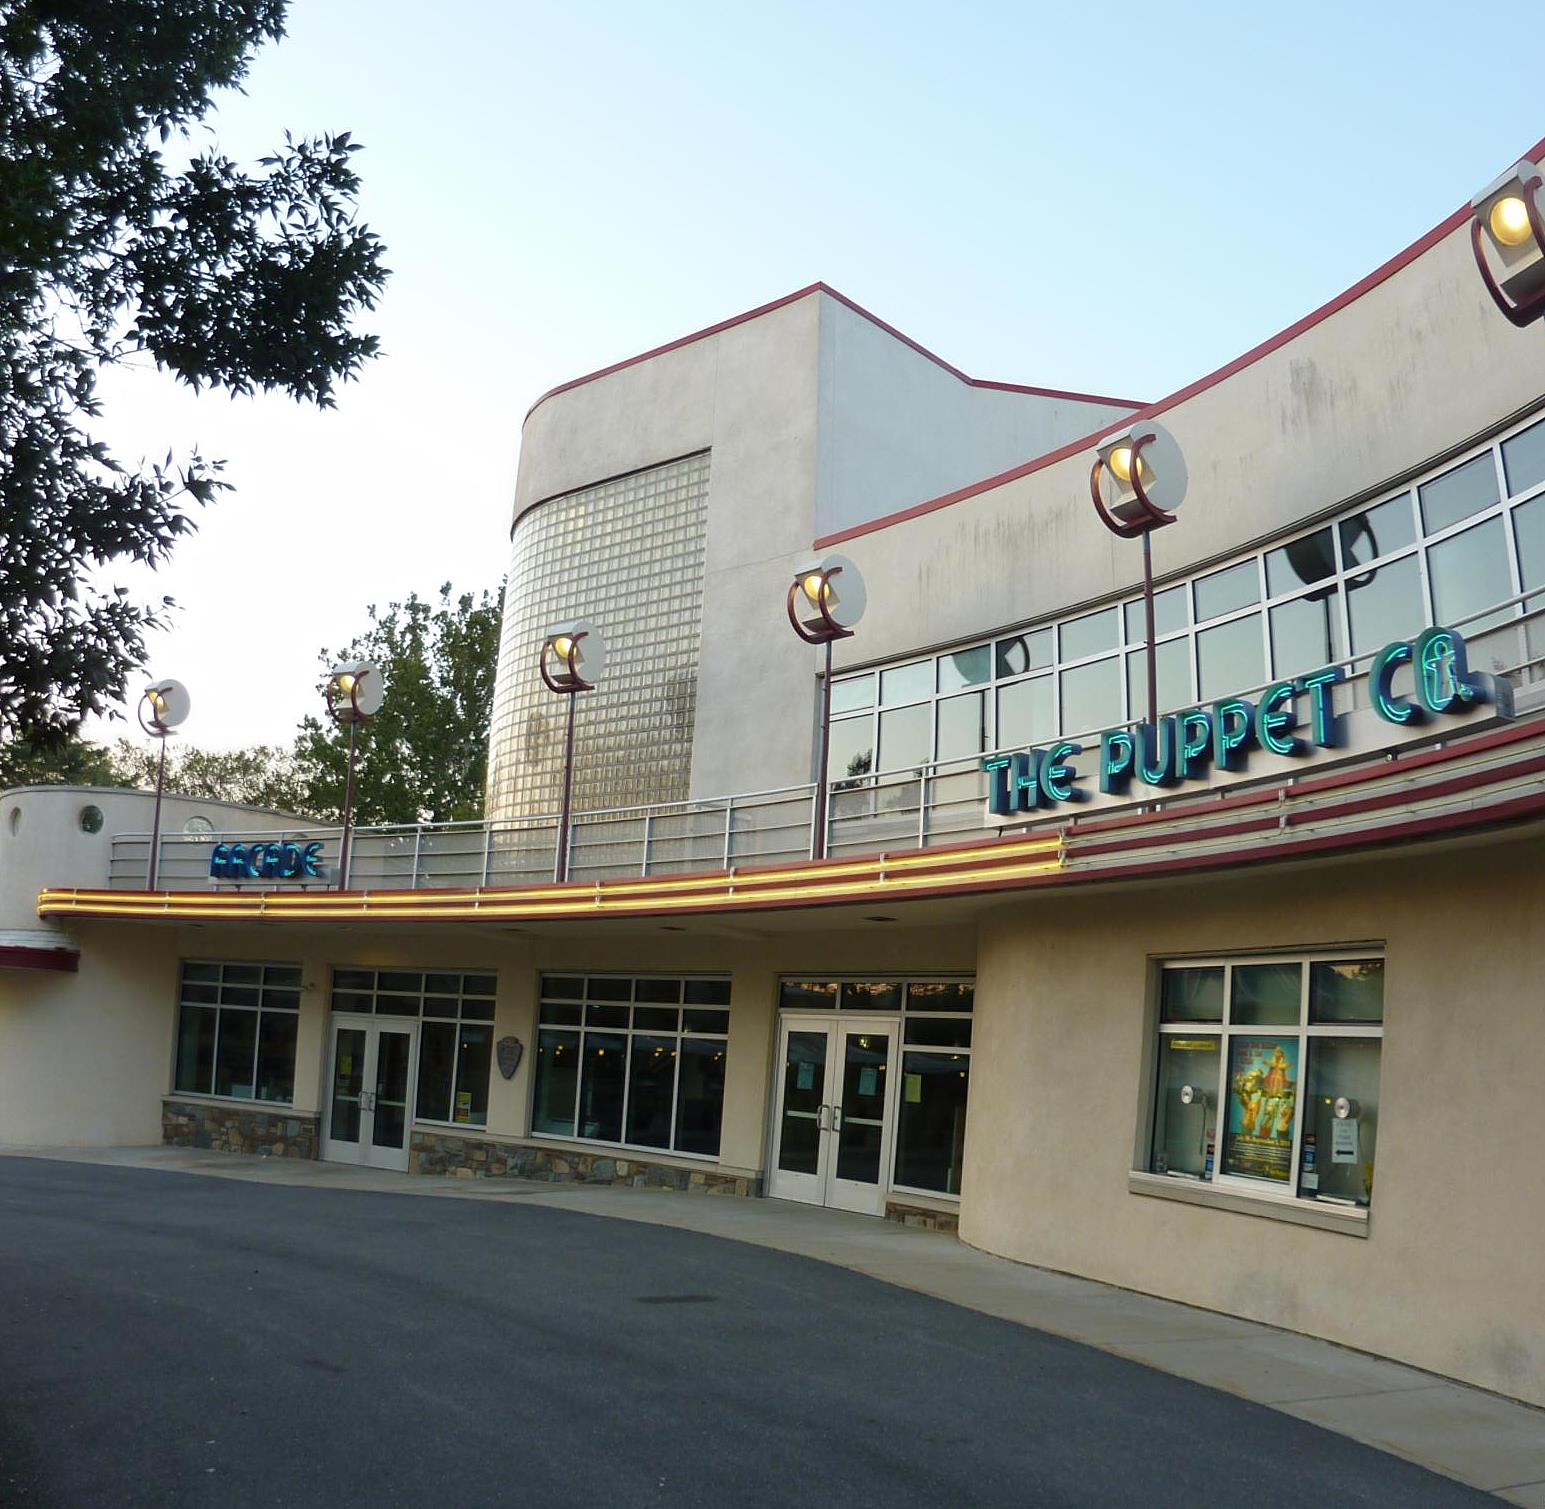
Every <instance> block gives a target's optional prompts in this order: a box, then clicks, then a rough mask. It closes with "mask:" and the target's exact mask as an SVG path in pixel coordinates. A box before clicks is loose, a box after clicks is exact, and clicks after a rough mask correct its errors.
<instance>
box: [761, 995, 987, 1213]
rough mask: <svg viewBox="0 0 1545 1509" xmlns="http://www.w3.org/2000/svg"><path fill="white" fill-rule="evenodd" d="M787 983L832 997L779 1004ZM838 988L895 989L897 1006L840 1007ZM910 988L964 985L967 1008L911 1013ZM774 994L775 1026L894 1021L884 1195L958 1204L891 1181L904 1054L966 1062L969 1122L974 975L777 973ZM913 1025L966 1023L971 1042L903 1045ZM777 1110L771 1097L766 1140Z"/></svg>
mask: <svg viewBox="0 0 1545 1509" xmlns="http://www.w3.org/2000/svg"><path fill="white" fill-rule="evenodd" d="M789 985H835V986H836V987H837V994H836V997H835V999H834V1000H833V1001H832V1002H831V1003H830V1004H829V1005H821V1004H818V1003H810V1004H800V1003H798V1002H795V1003H793V1004H789V1005H785V1004H784V999H783V993H784V988H785V986H789ZM844 985H896V986H899V987H900V990H901V1002H900V1004H899V1005H897V1006H894V1007H891V1006H844V1005H843V1003H842V994H843V992H842V987H843V986H844ZM914 985H968V986H970V988H971V1006H970V1007H969V1008H968V1009H967V1010H965V1011H927V1010H915V1009H913V1007H912V1004H911V1002H912V986H914ZM777 989H778V993H777V996H776V998H775V1007H774V1011H775V1018H776V1021H777V1022H781V1020H782V1018H783V1015H784V1014H785V1013H787V1014H788V1015H790V1016H812V1017H827V1018H829V1019H830V1020H832V1021H834V1022H842V1021H851V1020H853V1018H855V1017H860V1016H872V1017H889V1018H893V1019H894V1020H895V1021H896V1022H897V1023H898V1026H897V1029H896V1073H895V1074H894V1075H892V1076H891V1083H890V1086H889V1089H888V1092H887V1093H888V1099H887V1103H886V1115H887V1117H888V1119H889V1122H890V1127H891V1149H890V1159H889V1163H888V1165H887V1167H886V1170H885V1178H886V1184H885V1192H886V1193H887V1194H897V1195H909V1196H914V1197H917V1198H920V1199H924V1200H943V1201H947V1202H949V1203H950V1204H952V1205H958V1204H959V1203H960V1195H959V1193H956V1194H950V1193H949V1192H948V1191H947V1190H941V1189H927V1188H925V1187H923V1186H921V1185H917V1184H902V1183H900V1182H899V1181H898V1180H897V1178H896V1167H897V1164H898V1162H899V1160H900V1157H901V1104H902V1103H901V1099H900V1097H901V1095H902V1094H903V1091H904V1083H903V1082H904V1078H905V1074H906V1067H905V1063H906V1055H907V1053H908V1052H913V1053H948V1054H953V1055H956V1056H958V1057H961V1058H964V1059H965V1060H966V1071H965V1072H966V1114H967V1120H968V1121H969V1118H970V1106H971V1057H972V1053H973V1050H974V1048H975V1039H976V976H975V975H974V974H967V973H960V972H953V973H952V972H950V971H935V972H932V973H916V972H905V973H900V974H894V975H882V974H875V973H873V972H871V973H868V974H859V973H853V972H843V971H840V970H800V971H794V972H790V973H785V974H780V975H779V976H778V980H777ZM915 1021H936V1022H959V1021H966V1022H969V1023H970V1024H971V1041H970V1042H967V1043H966V1044H964V1045H963V1046H956V1045H954V1044H935V1043H909V1042H908V1041H907V1023H908V1022H915ZM773 1038H774V1041H773V1048H774V1051H776V1048H777V1026H776V1022H775V1026H774V1033H773ZM777 1114H778V1112H777V1107H776V1105H775V1104H774V1103H773V1100H772V1099H769V1101H768V1113H767V1116H768V1120H767V1137H768V1139H769V1140H770V1139H771V1137H772V1130H773V1123H774V1120H775V1118H776V1116H777Z"/></svg>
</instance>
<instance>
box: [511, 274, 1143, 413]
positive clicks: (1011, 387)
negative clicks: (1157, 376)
mask: <svg viewBox="0 0 1545 1509" xmlns="http://www.w3.org/2000/svg"><path fill="white" fill-rule="evenodd" d="M813 293H824V294H825V295H826V296H827V297H828V298H831V299H835V300H836V301H837V302H838V303H839V304H841V305H842V306H843V307H844V308H845V309H851V310H852V311H853V313H854V314H856V315H859V316H861V317H862V318H863V319H866V320H868V321H869V323H870V324H871V325H874V326H876V327H878V328H879V329H881V330H883V331H884V332H885V333H886V334H887V335H889V336H892V337H894V338H895V339H896V340H898V341H900V342H901V343H902V345H904V346H907V347H909V348H910V349H911V350H913V351H915V352H917V354H918V355H919V356H921V357H923V358H925V359H926V360H927V361H931V362H932V363H933V364H934V366H936V367H942V368H943V369H944V371H946V372H948V373H949V374H950V375H951V376H952V377H957V378H959V379H960V381H961V382H963V383H965V384H967V385H968V386H969V387H973V388H991V389H994V390H995V391H997V392H1001V393H1028V394H1030V395H1031V396H1032V397H1036V398H1062V399H1067V400H1070V401H1072V402H1074V403H1104V404H1115V405H1117V406H1118V407H1120V408H1126V409H1138V408H1141V407H1142V400H1141V399H1138V398H1108V397H1106V396H1105V395H1104V394H1100V393H1075V392H1073V391H1072V390H1071V389H1068V388H1033V387H1027V386H1025V385H1024V384H1022V383H1012V382H990V381H988V380H987V379H985V378H980V377H968V376H967V375H966V374H965V373H964V372H962V371H961V370H960V368H959V367H956V366H952V365H951V364H950V363H949V362H947V361H945V360H944V358H943V357H942V356H936V355H935V354H934V353H933V352H932V351H930V350H929V349H928V348H927V347H926V346H924V345H921V344H919V343H918V342H917V341H915V340H913V339H912V337H911V336H910V335H903V334H902V332H901V331H899V330H898V329H897V328H896V327H895V326H894V325H891V324H888V323H887V322H886V321H884V320H882V319H881V318H880V317H879V316H878V315H874V314H871V313H870V312H869V311H868V310H867V309H865V308H864V307H863V305H862V304H856V303H854V301H853V300H852V299H850V298H849V297H848V296H847V295H846V294H843V293H838V292H837V290H836V289H835V288H833V287H831V286H830V285H829V284H827V283H807V284H806V285H805V286H804V287H803V288H796V289H795V290H794V292H793V293H788V294H785V295H784V296H783V297H782V298H781V299H773V300H772V301H771V302H770V303H767V304H758V305H757V307H756V308H755V309H748V310H746V312H745V313H744V314H737V315H732V316H731V317H730V318H729V319H727V320H720V321H719V323H718V324H717V325H708V326H705V327H704V328H703V329H702V330H694V331H693V332H692V334H691V335H683V336H681V337H680V338H679V339H678V340H674V341H667V342H666V343H665V344H664V345H663V346H654V347H651V348H650V349H649V350H648V351H641V352H639V354H638V355H637V356H629V357H627V358H625V359H624V360H622V361H620V362H613V363H612V364H611V366H609V367H602V368H600V369H599V370H598V371H595V372H587V373H586V374H585V375H584V376H583V377H576V378H573V379H572V380H571V381H569V382H562V383H559V384H558V386H557V387H556V388H549V389H548V390H547V391H546V392H545V393H544V394H542V396H541V397H540V398H538V399H537V401H536V402H535V403H533V404H532V405H531V407H530V408H529V409H527V410H526V419H530V418H531V416H532V415H533V414H534V413H536V411H537V410H538V409H539V408H541V406H542V405H543V404H544V403H546V402H547V400H548V399H549V398H553V397H555V396H556V395H557V394H559V393H567V392H568V391H569V390H570V389H571V388H581V387H583V386H584V385H585V384H586V383H591V382H595V381H597V380H598V379H600V378H602V377H610V376H611V375H612V373H614V372H621V371H623V370H624V369H625V368H627V367H636V366H638V364H639V363H640V362H647V361H653V360H654V358H655V357H657V356H664V355H665V354H666V353H667V352H668V351H679V350H680V349H681V348H682V347H683V346H690V345H693V344H694V343H695V342H697V341H703V340H707V339H708V337H709V336H711V335H720V334H722V333H723V332H724V331H726V330H732V329H734V327H735V326H736V325H744V324H746V323H747V321H749V320H759V319H761V317H762V316H763V315H764V314H772V313H773V312H774V311H775V310H779V309H782V308H784V307H785V306H786V305H789V304H794V303H797V302H798V301H799V300H800V299H808V298H809V297H810V295H811V294H813ZM521 422H522V424H524V423H525V421H524V420H522V421H521Z"/></svg>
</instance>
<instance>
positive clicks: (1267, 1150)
mask: <svg viewBox="0 0 1545 1509" xmlns="http://www.w3.org/2000/svg"><path fill="white" fill-rule="evenodd" d="M1297 1107H1298V1039H1297V1037H1245V1036H1243V1035H1240V1036H1238V1037H1235V1038H1233V1039H1232V1040H1231V1041H1230V1043H1229V1107H1228V1124H1227V1128H1226V1130H1225V1132H1224V1137H1223V1172H1224V1173H1226V1174H1242V1175H1244V1176H1245V1177H1246V1178H1250V1179H1267V1180H1270V1181H1271V1182H1272V1183H1274V1184H1284V1185H1285V1184H1289V1183H1291V1181H1292V1176H1293V1120H1294V1114H1295V1112H1296V1110H1297Z"/></svg>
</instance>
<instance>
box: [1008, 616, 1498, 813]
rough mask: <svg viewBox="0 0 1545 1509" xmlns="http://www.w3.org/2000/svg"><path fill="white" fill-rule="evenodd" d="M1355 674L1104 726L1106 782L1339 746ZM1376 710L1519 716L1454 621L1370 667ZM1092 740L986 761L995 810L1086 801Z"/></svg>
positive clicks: (1184, 773)
mask: <svg viewBox="0 0 1545 1509" xmlns="http://www.w3.org/2000/svg"><path fill="white" fill-rule="evenodd" d="M1407 665H1409V666H1410V667H1411V674H1412V680H1413V693H1412V695H1410V696H1405V695H1401V694H1399V693H1397V692H1396V691H1395V688H1394V678H1395V673H1396V672H1397V671H1398V670H1399V669H1400V668H1401V667H1402V666H1407ZM1345 679H1346V672H1345V671H1344V670H1343V669H1342V668H1341V667H1340V666H1338V665H1332V666H1326V667H1325V668H1324V669H1323V670H1319V671H1315V672H1314V673H1313V674H1312V675H1308V676H1297V677H1294V678H1293V679H1292V680H1289V681H1278V682H1276V683H1275V684H1274V685H1272V686H1269V687H1267V688H1266V690H1265V691H1264V692H1262V693H1261V695H1260V697H1259V698H1258V699H1257V700H1255V701H1252V700H1251V699H1250V698H1248V697H1225V698H1223V699H1222V700H1221V701H1218V702H1214V703H1212V704H1211V705H1210V706H1207V707H1193V708H1189V709H1188V710H1187V711H1185V712H1181V713H1170V714H1168V715H1167V716H1165V717H1162V718H1160V719H1159V723H1158V727H1157V728H1155V727H1152V726H1151V725H1149V724H1146V723H1145V724H1141V725H1139V726H1137V727H1128V728H1112V729H1107V730H1106V731H1105V732H1104V733H1103V734H1101V735H1100V746H1099V774H1098V779H1099V789H1100V791H1101V792H1102V793H1104V794H1105V795H1107V796H1124V795H1126V794H1127V793H1128V792H1129V791H1130V790H1131V787H1132V783H1133V782H1134V781H1137V782H1139V783H1140V784H1142V785H1144V786H1152V787H1161V788H1162V787H1168V786H1177V785H1181V784H1182V783H1184V782H1186V781H1190V780H1195V779H1197V778H1198V777H1199V776H1200V775H1202V774H1203V773H1204V772H1205V771H1206V770H1207V769H1208V768H1209V767H1210V768H1211V769H1213V770H1225V771H1242V770H1244V769H1245V768H1246V767H1247V765H1248V762H1249V759H1250V755H1251V754H1252V753H1253V752H1255V751H1257V750H1259V751H1263V752H1265V753H1267V754H1273V755H1280V756H1282V757H1284V758H1288V759H1291V758H1295V757H1301V756H1303V755H1306V754H1308V753H1309V751H1310V750H1311V749H1316V748H1317V749H1338V748H1340V747H1341V745H1342V744H1343V743H1344V742H1345V732H1344V719H1343V715H1342V714H1341V713H1340V712H1339V711H1338V710H1337V707H1336V688H1337V687H1338V686H1340V685H1341V684H1342V682H1343V681H1345ZM1368 686H1369V697H1370V699H1371V701H1372V704H1373V710H1374V711H1375V712H1376V713H1377V714H1378V716H1379V717H1380V718H1382V719H1383V720H1384V721H1385V722H1386V723H1393V724H1396V725H1398V726H1400V727H1407V728H1409V727H1412V726H1414V725H1417V724H1421V723H1424V722H1426V721H1427V720H1428V719H1430V718H1434V717H1442V716H1445V715H1453V714H1460V713H1465V712H1468V711H1469V710H1470V709H1471V708H1473V707H1476V706H1479V705H1480V704H1481V703H1484V702H1490V703H1492V704H1493V705H1494V706H1495V707H1496V709H1497V712H1498V714H1499V715H1500V716H1502V717H1510V716H1511V715H1512V689H1511V687H1510V686H1509V685H1508V683H1507V682H1506V681H1503V680H1500V679H1499V678H1497V677H1494V676H1490V675H1482V674H1476V673H1474V672H1472V671H1471V670H1470V667H1469V661H1468V659H1467V658H1466V654H1465V642H1464V638H1463V636H1461V635H1460V634H1458V633H1457V632H1456V631H1454V630H1453V629H1442V628H1435V629H1428V630H1427V631H1426V632H1425V633H1422V634H1419V635H1418V636H1417V637H1416V638H1415V639H1401V640H1397V641H1396V642H1395V643H1394V644H1389V645H1386V646H1385V647H1384V648H1383V649H1382V650H1380V651H1379V653H1378V654H1377V655H1375V656H1374V658H1373V665H1372V667H1371V668H1370V670H1369V672H1368ZM1083 753H1084V747H1083V745H1081V744H1078V743H1076V742H1074V741H1073V740H1071V739H1063V740H1061V741H1059V742H1058V743H1056V744H1051V745H1048V746H1047V747H1046V748H1045V749H1028V750H1020V751H1016V752H1015V753H1013V754H1001V755H993V756H991V757H990V758H988V759H985V760H983V761H982V769H983V770H984V771H985V772H986V773H987V776H988V790H987V810H988V812H989V813H990V814H991V815H992V816H994V817H1012V816H1013V815H1014V814H1016V813H1020V812H1037V811H1045V810H1047V809H1048V808H1051V807H1055V806H1058V805H1060V804H1062V803H1065V802H1081V801H1086V800H1087V799H1088V798H1089V796H1090V794H1091V793H1090V792H1089V791H1087V790H1086V789H1085V788H1084V787H1083V786H1081V785H1080V784H1079V783H1080V782H1081V781H1082V780H1083V779H1084V776H1083V775H1082V774H1081V772H1080V770H1079V769H1078V767H1077V766H1076V765H1075V764H1074V763H1073V761H1074V759H1075V757H1076V756H1078V755H1081V754H1083Z"/></svg>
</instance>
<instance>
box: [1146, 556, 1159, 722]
mask: <svg viewBox="0 0 1545 1509" xmlns="http://www.w3.org/2000/svg"><path fill="white" fill-rule="evenodd" d="M1152 535H1153V531H1152V530H1151V529H1145V530H1144V531H1143V620H1144V624H1145V632H1146V634H1147V637H1148V644H1147V651H1146V657H1147V661H1148V726H1149V727H1150V728H1155V729H1156V728H1158V726H1159V652H1158V648H1157V647H1156V646H1155V644H1154V629H1153V545H1152V544H1151V543H1150V541H1151V538H1152Z"/></svg>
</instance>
